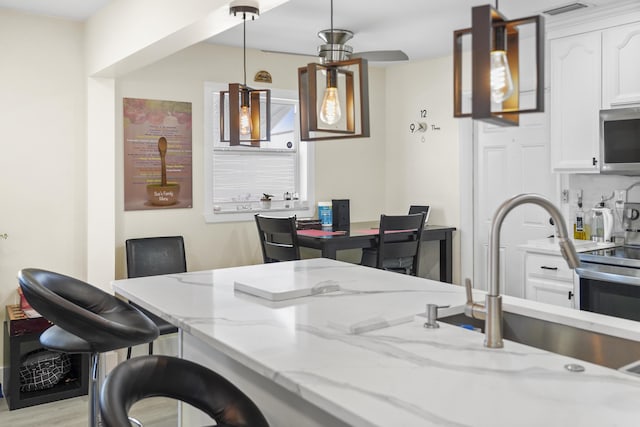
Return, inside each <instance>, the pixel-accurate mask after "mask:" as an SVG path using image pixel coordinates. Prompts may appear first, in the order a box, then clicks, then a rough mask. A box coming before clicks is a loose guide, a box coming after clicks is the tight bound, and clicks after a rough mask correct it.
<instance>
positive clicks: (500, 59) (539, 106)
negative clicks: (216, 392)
mask: <svg viewBox="0 0 640 427" xmlns="http://www.w3.org/2000/svg"><path fill="white" fill-rule="evenodd" d="M497 8H498V2H497V0H496V9H494V8H493V7H491V6H490V5H485V6H477V7H474V8H472V9H471V19H472V26H471V28H466V29H463V30H457V31H455V32H454V33H453V70H454V71H453V72H454V76H453V96H454V113H453V115H454V117H471V118H473V119H474V120H482V121H485V122H489V123H492V124H495V125H499V126H517V125H518V124H519V118H520V114H523V113H538V112H543V111H544V21H543V17H542V16H540V15H537V16H531V17H527V18H521V19H514V20H511V21H509V20H507V19H506V18H505V17H504V16H503V15H502V14H500V12H498V11H497ZM526 25H532V26H533V27H534V29H535V35H534V37H535V51H534V52H532V55H535V74H536V82H535V86H536V88H535V90H536V92H535V107H533V108H527V109H521V108H520V64H519V55H520V39H519V31H518V29H519V28H522V27H523V26H526ZM469 34H470V35H471V75H472V77H471V84H472V89H471V93H472V95H471V96H472V99H471V112H463V111H462V80H463V78H462V70H463V59H462V58H463V55H462V45H463V41H462V40H463V37H464V36H466V35H469Z"/></svg>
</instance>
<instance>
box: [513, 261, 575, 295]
mask: <svg viewBox="0 0 640 427" xmlns="http://www.w3.org/2000/svg"><path fill="white" fill-rule="evenodd" d="M525 298H526V299H530V300H534V301H539V302H544V303H547V304H553V305H559V306H562V307H569V308H575V307H576V305H575V303H574V301H575V291H574V273H573V270H572V269H570V268H569V267H568V266H567V263H566V261H565V260H564V258H562V256H561V255H559V254H558V255H555V254H542V253H536V252H531V251H526V252H525Z"/></svg>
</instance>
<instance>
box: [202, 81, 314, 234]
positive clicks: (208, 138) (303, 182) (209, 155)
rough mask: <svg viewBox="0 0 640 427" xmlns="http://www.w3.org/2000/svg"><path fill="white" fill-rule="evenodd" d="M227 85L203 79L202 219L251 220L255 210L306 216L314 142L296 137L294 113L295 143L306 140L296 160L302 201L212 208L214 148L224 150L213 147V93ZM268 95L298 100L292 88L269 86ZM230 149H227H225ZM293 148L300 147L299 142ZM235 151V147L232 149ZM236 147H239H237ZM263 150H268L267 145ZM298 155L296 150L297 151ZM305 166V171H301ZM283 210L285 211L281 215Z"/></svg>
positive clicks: (308, 214) (311, 209)
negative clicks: (263, 206)
mask: <svg viewBox="0 0 640 427" xmlns="http://www.w3.org/2000/svg"><path fill="white" fill-rule="evenodd" d="M226 88H227V85H226V84H223V83H215V82H205V83H204V120H203V122H204V144H203V145H204V153H203V157H204V212H203V216H204V219H205V222H206V223H221V222H239V221H253V220H254V216H255V214H257V213H263V214H267V215H270V214H273V215H274V216H285V215H286V216H292V215H296V216H297V217H298V218H308V217H312V216H313V215H314V214H315V145H314V143H313V142H305V141H300V129H299V126H300V120H299V119H298V117H296V120H295V124H296V135H297V136H298V144H306V145H307V148H306V162H304V161H299V164H298V167H299V168H300V172H299V173H300V175H299V177H298V179H299V180H300V186H301V187H303V186H304V187H306V194H307V199H306V201H304V202H306V203H304V205H303V206H301V207H300V208H299V209H295V208H272V209H251V210H246V211H237V212H234V211H231V212H230V211H226V212H218V213H216V212H214V210H213V205H214V203H213V156H214V150H218V151H226V150H227V149H226V148H221V147H215V144H214V138H215V135H214V126H213V120H215V119H214V118H213V113H214V106H213V102H214V101H213V94H214V93H215V92H219V91H221V90H225V89H226ZM271 96H272V99H273V98H281V99H286V100H292V101H295V103H296V104H297V103H298V99H297V98H298V95H297V92H296V91H293V90H280V89H272V90H271ZM297 114H300V111H299V108H298V109H297ZM228 150H231V149H228ZM297 150H298V151H299V150H301V147H300V145H299V146H298V148H297ZM233 151H235V149H233ZM238 151H240V150H238ZM265 151H266V152H269V151H271V150H269V149H267V150H265ZM298 155H300V153H299V152H298ZM304 170H306V174H305V173H304ZM283 214H285V215H283Z"/></svg>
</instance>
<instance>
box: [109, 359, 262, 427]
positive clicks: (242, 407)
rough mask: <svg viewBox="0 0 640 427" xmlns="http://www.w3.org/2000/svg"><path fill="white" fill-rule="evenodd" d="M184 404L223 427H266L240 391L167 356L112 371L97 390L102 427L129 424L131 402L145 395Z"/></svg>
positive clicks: (197, 367) (199, 368)
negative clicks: (98, 390)
mask: <svg viewBox="0 0 640 427" xmlns="http://www.w3.org/2000/svg"><path fill="white" fill-rule="evenodd" d="M156 396H161V397H168V398H172V399H177V400H180V401H182V402H185V403H188V404H190V405H191V406H193V407H195V408H197V409H199V410H201V411H203V412H205V413H206V414H207V415H209V416H210V417H211V418H213V419H214V421H215V422H216V425H222V426H227V427H249V426H251V427H269V424H268V423H267V420H266V419H265V418H264V416H263V415H262V413H261V412H260V410H259V409H258V407H257V406H256V405H255V404H254V403H253V401H252V400H251V399H250V398H249V397H248V396H247V395H246V394H244V393H243V392H242V391H241V390H240V389H238V388H237V387H236V386H234V385H233V384H231V383H230V382H229V381H228V380H227V379H225V378H224V377H222V376H221V375H219V374H217V373H215V372H213V371H211V370H210V369H208V368H205V367H204V366H201V365H198V364H196V363H194V362H190V361H188V360H184V359H178V358H176V357H171V356H155V355H154V356H140V357H135V358H133V359H130V360H127V361H125V362H122V363H121V364H119V365H118V366H117V367H115V368H114V369H113V370H112V371H111V372H110V373H109V376H108V377H107V379H106V380H105V381H104V384H103V385H102V390H101V391H100V413H101V414H102V423H103V425H104V426H105V427H122V426H128V425H129V420H130V419H129V418H128V413H129V409H130V408H131V407H132V406H133V404H134V403H136V402H138V401H139V400H142V399H145V398H147V397H156Z"/></svg>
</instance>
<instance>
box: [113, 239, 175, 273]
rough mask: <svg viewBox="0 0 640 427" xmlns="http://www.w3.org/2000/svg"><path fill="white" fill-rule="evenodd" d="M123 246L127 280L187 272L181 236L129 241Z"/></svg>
mask: <svg viewBox="0 0 640 427" xmlns="http://www.w3.org/2000/svg"><path fill="white" fill-rule="evenodd" d="M125 246H126V252H127V277H129V278H133V277H144V276H157V275H160V274H172V273H184V272H186V271H187V260H186V256H185V251H184V239H183V238H182V236H168V237H145V238H140V239H129V240H127V241H126V242H125Z"/></svg>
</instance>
